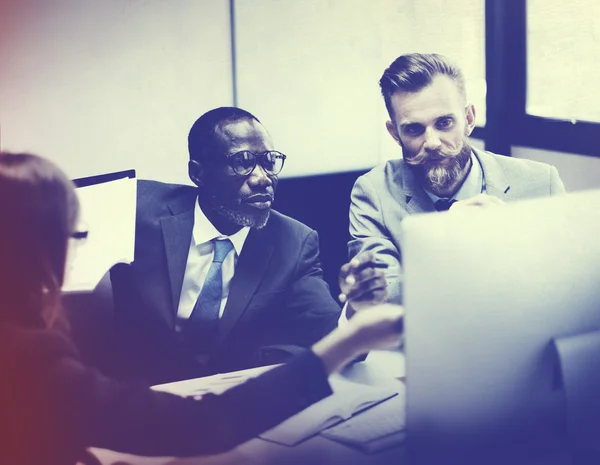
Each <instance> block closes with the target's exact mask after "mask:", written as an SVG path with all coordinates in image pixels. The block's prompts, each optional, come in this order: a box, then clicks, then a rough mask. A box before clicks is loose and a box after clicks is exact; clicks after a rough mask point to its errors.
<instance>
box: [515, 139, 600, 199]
mask: <svg viewBox="0 0 600 465" xmlns="http://www.w3.org/2000/svg"><path fill="white" fill-rule="evenodd" d="M598 155H599V156H598V157H590V156H585V155H577V154H572V153H562V152H551V151H547V150H539V149H532V148H528V147H513V149H512V156H513V157H516V158H529V159H531V160H536V161H541V162H544V163H549V164H551V165H554V166H556V169H557V170H558V172H559V174H560V177H561V179H562V181H563V183H564V184H565V189H566V190H567V192H571V191H578V190H585V189H600V150H599V151H598Z"/></svg>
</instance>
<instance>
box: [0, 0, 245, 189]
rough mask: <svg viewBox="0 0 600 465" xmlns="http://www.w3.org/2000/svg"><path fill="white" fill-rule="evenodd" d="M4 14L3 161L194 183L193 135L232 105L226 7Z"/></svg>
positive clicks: (184, 4)
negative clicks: (8, 157)
mask: <svg viewBox="0 0 600 465" xmlns="http://www.w3.org/2000/svg"><path fill="white" fill-rule="evenodd" d="M0 3H2V10H1V11H0V13H1V14H2V15H1V16H0V18H3V19H2V20H1V21H2V23H1V24H0V26H1V27H0V29H2V30H3V31H2V36H1V37H2V41H1V45H0V83H1V87H0V130H1V147H2V149H3V150H14V151H16V150H29V151H32V152H34V153H39V154H43V155H45V156H47V157H49V158H51V159H52V160H54V161H56V162H58V163H59V164H60V165H61V166H62V167H63V168H64V169H66V171H67V172H68V174H69V175H70V176H71V177H81V176H87V175H92V174H98V173H102V172H109V171H117V170H122V169H129V168H135V169H136V170H137V171H138V176H139V177H145V178H154V179H159V180H163V181H171V182H187V171H186V169H187V168H186V166H187V163H186V162H187V156H188V155H187V133H188V131H189V128H190V126H191V125H192V123H193V122H194V121H195V119H196V118H197V117H198V116H200V115H201V114H202V113H203V112H205V111H206V110H209V109H211V108H213V107H216V106H221V105H231V104H232V102H233V97H232V80H231V52H230V47H231V45H230V34H229V2H228V1H227V0H202V1H198V0H141V1H140V0H129V1H124V0H102V1H95V0H53V1H52V2H49V1H47V0H21V1H16V0H12V1H10V2H0ZM7 5H10V6H7Z"/></svg>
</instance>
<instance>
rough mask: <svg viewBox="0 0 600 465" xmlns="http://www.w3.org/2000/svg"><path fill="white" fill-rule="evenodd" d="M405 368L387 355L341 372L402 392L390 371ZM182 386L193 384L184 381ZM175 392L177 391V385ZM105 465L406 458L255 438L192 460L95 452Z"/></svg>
mask: <svg viewBox="0 0 600 465" xmlns="http://www.w3.org/2000/svg"><path fill="white" fill-rule="evenodd" d="M396 364H401V366H403V355H402V354H400V353H386V354H382V356H381V357H373V358H371V357H369V358H368V359H367V360H366V361H365V362H361V363H356V364H354V365H352V366H349V367H347V368H346V369H345V370H344V371H343V372H342V373H340V374H339V375H334V376H342V377H344V378H345V379H348V380H351V381H354V382H357V383H362V384H368V385H377V386H383V385H388V384H389V385H394V386H397V387H398V390H399V391H403V383H402V381H400V380H398V379H395V378H393V377H392V376H390V374H389V373H390V370H392V371H393V372H394V373H397V365H396ZM182 383H191V382H190V381H184V382H182ZM178 384H180V383H174V384H173V385H172V386H173V390H174V392H176V388H177V385H178ZM373 409H380V412H381V414H382V415H386V410H385V403H383V404H381V406H375V407H373ZM92 452H93V453H94V454H95V455H96V456H97V457H98V458H99V459H100V461H101V462H102V464H103V465H113V464H116V463H120V464H121V465H123V464H128V465H129V464H131V465H241V464H243V465H254V464H256V465H258V464H261V465H275V464H277V465H280V464H283V463H285V464H286V465H288V464H290V465H296V464H297V465H309V464H316V463H318V464H324V465H329V464H331V465H333V464H344V465H363V464H365V465H366V464H369V465H378V464H392V463H393V464H399V465H400V464H401V463H403V460H402V457H404V445H403V444H399V445H398V446H396V447H392V448H390V449H386V450H383V451H380V452H377V453H374V454H365V453H363V452H361V451H358V450H355V449H352V448H350V447H347V446H344V445H342V444H339V443H337V442H334V441H331V440H329V439H326V438H323V437H321V436H318V435H317V436H314V437H312V438H310V439H308V440H306V441H304V442H302V443H300V444H298V445H297V446H295V447H288V446H283V445H280V444H276V443H272V442H269V441H265V440H262V439H260V438H255V439H252V440H251V441H248V442H246V443H244V444H242V445H240V446H238V447H236V448H235V449H233V450H232V451H230V452H227V453H225V454H219V455H216V456H210V457H193V458H187V459H173V458H169V457H162V458H161V457H138V456H133V455H127V454H119V453H116V452H112V451H108V450H103V449H92Z"/></svg>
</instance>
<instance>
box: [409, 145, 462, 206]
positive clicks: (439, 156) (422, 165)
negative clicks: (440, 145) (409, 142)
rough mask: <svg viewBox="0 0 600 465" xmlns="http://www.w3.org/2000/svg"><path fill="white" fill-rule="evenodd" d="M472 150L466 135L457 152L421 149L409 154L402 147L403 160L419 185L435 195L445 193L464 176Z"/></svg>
mask: <svg viewBox="0 0 600 465" xmlns="http://www.w3.org/2000/svg"><path fill="white" fill-rule="evenodd" d="M472 150H473V149H472V148H471V145H470V144H469V141H468V140H467V138H466V137H464V138H463V140H462V143H461V148H460V150H459V151H458V153H448V152H444V151H442V150H423V151H422V152H419V153H418V154H411V153H410V152H409V151H408V150H406V149H405V148H404V147H403V152H404V154H405V155H404V161H405V162H406V163H407V164H408V166H409V167H410V168H411V170H412V171H413V172H414V173H415V175H416V176H417V178H418V180H419V181H420V183H421V185H422V186H423V187H424V188H425V189H426V190H428V191H430V192H432V193H434V194H436V195H438V194H445V193H447V192H448V191H449V190H450V189H451V188H452V187H454V186H457V185H460V183H461V181H463V180H464V179H465V178H466V173H465V168H466V166H467V165H468V163H469V160H470V159H471V152H472ZM442 197H444V195H442Z"/></svg>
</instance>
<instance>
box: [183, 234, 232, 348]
mask: <svg viewBox="0 0 600 465" xmlns="http://www.w3.org/2000/svg"><path fill="white" fill-rule="evenodd" d="M232 249H233V244H232V243H231V241H230V240H229V239H224V240H215V253H214V256H213V261H212V264H211V265H210V268H209V269H208V274H207V275H206V279H205V281H204V285H203V286H202V290H201V291H200V295H199V296H198V300H196V304H195V305H194V309H193V310H192V314H191V315H190V318H189V321H188V324H187V325H186V326H187V328H186V329H187V332H188V335H187V336H188V340H189V341H190V342H193V346H194V348H195V349H196V350H198V351H200V352H206V351H208V350H209V349H210V347H211V346H212V342H213V340H214V337H215V335H216V331H217V326H218V323H219V311H220V309H221V299H222V297H223V272H222V268H223V261H224V260H225V258H226V257H227V255H228V254H229V252H231V250H232Z"/></svg>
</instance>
